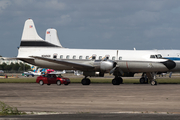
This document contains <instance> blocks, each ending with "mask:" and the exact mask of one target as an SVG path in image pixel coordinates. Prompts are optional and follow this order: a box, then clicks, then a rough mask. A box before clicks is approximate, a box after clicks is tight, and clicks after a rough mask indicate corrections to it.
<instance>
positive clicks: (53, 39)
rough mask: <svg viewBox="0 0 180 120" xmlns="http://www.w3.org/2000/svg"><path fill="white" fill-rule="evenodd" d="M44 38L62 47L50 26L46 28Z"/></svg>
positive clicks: (54, 30)
mask: <svg viewBox="0 0 180 120" xmlns="http://www.w3.org/2000/svg"><path fill="white" fill-rule="evenodd" d="M45 40H46V41H48V42H50V43H52V44H55V45H57V46H60V47H62V45H61V43H60V41H59V38H58V35H57V31H56V29H52V28H50V29H47V30H46V37H45Z"/></svg>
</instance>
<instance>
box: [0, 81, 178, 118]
mask: <svg viewBox="0 0 180 120" xmlns="http://www.w3.org/2000/svg"><path fill="white" fill-rule="evenodd" d="M179 93H180V85H179V84H159V85H157V86H151V85H149V84H121V85H119V86H113V85H112V84H91V85H89V86H83V85H81V84H70V85H68V86H64V85H61V86H57V85H56V84H53V85H50V86H47V85H43V86H40V85H39V84H35V83H32V84H26V83H24V84H23V83H22V84H19V83H16V84H13V83H1V84H0V101H2V102H4V103H6V104H8V105H11V106H14V107H17V108H18V110H20V111H24V112H27V113H33V114H37V113H38V114H41V113H58V114H60V115H53V116H54V117H55V118H56V116H57V118H59V117H58V116H61V117H62V118H64V119H66V115H67V114H70V115H69V117H70V116H77V118H79V119H81V116H82V119H83V118H84V117H83V116H89V119H90V118H91V116H94V117H98V116H101V117H102V119H103V116H104V115H109V116H112V118H116V117H119V116H124V115H125V116H124V118H126V115H128V116H129V117H130V118H131V117H132V118H133V116H136V117H137V118H141V116H144V117H146V116H149V115H150V116H155V118H156V116H158V115H162V117H163V116H169V117H170V118H174V119H176V118H180V94H179ZM127 113H128V114H127ZM78 115H79V116H78ZM67 116H68V115H67ZM128 116H127V117H128ZM31 117H33V116H31ZM41 117H42V116H41ZM169 117H167V118H169ZM45 118H46V117H45ZM70 118H71V117H70ZM157 118H158V117H157ZM165 118H166V117H165Z"/></svg>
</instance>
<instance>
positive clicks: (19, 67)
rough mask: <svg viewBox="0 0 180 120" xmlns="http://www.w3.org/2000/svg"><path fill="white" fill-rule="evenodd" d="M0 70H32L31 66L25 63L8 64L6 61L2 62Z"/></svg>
mask: <svg viewBox="0 0 180 120" xmlns="http://www.w3.org/2000/svg"><path fill="white" fill-rule="evenodd" d="M0 70H3V71H7V72H11V71H16V72H21V71H27V70H31V66H29V65H27V64H23V63H21V62H20V63H11V64H10V65H7V64H6V63H3V64H0Z"/></svg>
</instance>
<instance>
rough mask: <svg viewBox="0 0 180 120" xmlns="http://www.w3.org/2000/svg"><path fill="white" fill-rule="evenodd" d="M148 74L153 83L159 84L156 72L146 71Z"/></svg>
mask: <svg viewBox="0 0 180 120" xmlns="http://www.w3.org/2000/svg"><path fill="white" fill-rule="evenodd" d="M146 75H147V77H148V78H149V80H150V83H151V85H157V81H156V73H146Z"/></svg>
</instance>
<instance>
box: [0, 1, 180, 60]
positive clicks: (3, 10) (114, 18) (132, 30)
mask: <svg viewBox="0 0 180 120" xmlns="http://www.w3.org/2000/svg"><path fill="white" fill-rule="evenodd" d="M28 18H31V19H32V20H33V21H34V24H35V27H36V30H37V32H38V34H39V36H41V38H43V39H45V32H46V29H48V28H55V29H56V30H57V33H58V36H59V39H60V43H61V44H62V46H63V47H66V48H79V49H120V50H123V49H125V50H133V49H134V48H136V49H137V50H152V49H180V0H0V55H1V56H3V57H16V56H17V54H18V49H17V47H19V46H20V41H21V37H22V31H23V27H24V22H25V21H26V20H27V19H28Z"/></svg>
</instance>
